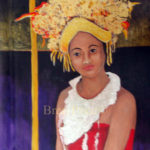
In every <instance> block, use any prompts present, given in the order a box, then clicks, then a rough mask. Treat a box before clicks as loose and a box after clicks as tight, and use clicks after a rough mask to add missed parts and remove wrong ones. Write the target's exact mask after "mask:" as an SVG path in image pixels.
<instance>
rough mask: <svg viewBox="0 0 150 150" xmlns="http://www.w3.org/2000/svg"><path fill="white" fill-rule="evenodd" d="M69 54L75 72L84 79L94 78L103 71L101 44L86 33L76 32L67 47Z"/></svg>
mask: <svg viewBox="0 0 150 150" xmlns="http://www.w3.org/2000/svg"><path fill="white" fill-rule="evenodd" d="M69 54H70V59H71V62H72V65H73V67H74V68H75V70H76V71H77V72H78V73H79V74H81V75H82V76H86V77H94V76H96V75H99V74H100V72H101V71H104V64H105V53H104V48H103V44H102V43H101V42H100V41H99V40H98V39H96V38H95V37H94V36H92V35H91V34H89V33H86V32H78V33H77V35H76V36H75V37H74V38H73V39H72V41H71V42H70V46H69Z"/></svg>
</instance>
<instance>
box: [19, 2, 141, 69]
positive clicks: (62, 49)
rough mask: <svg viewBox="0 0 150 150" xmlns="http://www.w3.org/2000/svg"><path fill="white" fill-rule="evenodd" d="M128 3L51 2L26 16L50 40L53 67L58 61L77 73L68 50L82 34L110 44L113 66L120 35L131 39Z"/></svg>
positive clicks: (110, 56) (107, 49) (109, 56)
mask: <svg viewBox="0 0 150 150" xmlns="http://www.w3.org/2000/svg"><path fill="white" fill-rule="evenodd" d="M136 4H139V3H135V2H134V3H132V2H130V1H128V0H75V1H72V0H49V2H48V3H42V4H41V5H40V6H38V7H36V8H35V11H34V12H33V13H29V14H25V15H23V16H21V17H19V18H18V19H16V21H18V20H21V19H22V18H25V17H31V18H32V27H33V29H34V31H35V32H36V33H37V34H39V35H41V36H42V37H43V39H45V38H48V39H49V41H48V48H49V49H50V51H51V60H52V61H53V64H55V62H56V58H58V59H59V60H60V61H63V67H64V69H63V70H64V71H65V70H66V71H70V67H71V68H72V70H74V68H73V66H72V64H71V61H70V57H69V54H68V46H69V43H70V41H71V40H72V38H73V37H74V36H75V35H76V33H77V32H79V31H84V32H88V33H91V34H92V35H94V36H95V37H96V38H98V39H99V40H100V41H102V42H104V43H106V51H107V64H108V65H110V64H111V63H112V52H114V51H115V43H116V42H117V35H118V34H120V33H122V32H123V33H124V35H125V38H127V29H128V27H129V23H128V22H127V19H128V17H130V16H131V11H132V9H133V6H134V5H136Z"/></svg>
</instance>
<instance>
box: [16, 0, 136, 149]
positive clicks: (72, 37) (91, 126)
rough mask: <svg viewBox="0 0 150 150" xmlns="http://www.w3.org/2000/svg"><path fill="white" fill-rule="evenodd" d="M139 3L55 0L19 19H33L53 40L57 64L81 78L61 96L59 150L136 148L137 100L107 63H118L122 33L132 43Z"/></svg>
mask: <svg viewBox="0 0 150 150" xmlns="http://www.w3.org/2000/svg"><path fill="white" fill-rule="evenodd" d="M136 4H138V3H136V2H130V1H129V0H75V1H71V0H50V1H49V3H42V4H41V5H40V6H39V7H37V8H35V12H33V13H30V14H26V15H23V16H22V17H20V18H19V19H17V20H20V19H22V18H24V17H31V21H32V27H33V29H34V31H35V32H36V33H38V34H40V35H42V37H43V39H45V38H48V39H49V41H48V48H49V49H50V51H51V60H52V61H53V63H54V64H55V62H56V58H58V59H59V60H60V61H61V62H62V61H63V70H64V71H70V70H71V69H72V70H73V71H77V72H78V73H79V74H80V76H79V77H76V78H74V79H72V80H71V81H70V82H69V84H70V86H69V87H67V88H66V89H64V90H63V91H62V92H61V93H60V95H59V99H58V102H57V109H56V110H57V111H56V112H57V113H56V128H57V141H56V150H132V146H133V140H134V133H135V127H136V102H135V99H134V96H133V95H132V94H131V93H130V92H129V91H127V90H126V89H124V88H123V87H121V85H120V78H119V76H118V75H116V74H114V73H111V72H105V69H104V65H105V61H106V62H107V64H108V65H109V66H110V65H111V63H112V52H114V51H115V44H116V42H117V39H118V37H117V35H119V34H121V33H124V35H125V38H126V39H127V35H128V31H127V30H128V27H129V23H128V21H127V19H128V17H130V16H131V11H132V10H133V6H134V5H136ZM43 41H45V40H43ZM43 43H44V42H43Z"/></svg>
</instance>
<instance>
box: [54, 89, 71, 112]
mask: <svg viewBox="0 0 150 150" xmlns="http://www.w3.org/2000/svg"><path fill="white" fill-rule="evenodd" d="M69 90H71V86H69V87H67V88H65V89H64V90H62V91H61V92H60V94H59V97H58V101H57V106H56V111H57V113H59V112H60V111H61V110H62V109H63V108H64V100H65V99H66V98H67V96H68V91H69Z"/></svg>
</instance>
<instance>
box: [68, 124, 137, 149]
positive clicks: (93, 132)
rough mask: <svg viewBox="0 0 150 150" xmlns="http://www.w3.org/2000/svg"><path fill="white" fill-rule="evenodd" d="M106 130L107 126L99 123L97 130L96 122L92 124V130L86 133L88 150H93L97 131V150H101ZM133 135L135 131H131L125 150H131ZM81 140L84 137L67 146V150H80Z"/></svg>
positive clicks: (106, 133)
mask: <svg viewBox="0 0 150 150" xmlns="http://www.w3.org/2000/svg"><path fill="white" fill-rule="evenodd" d="M108 129H109V124H105V123H100V128H98V124H97V122H95V123H94V124H93V126H92V128H91V129H90V130H89V131H88V132H87V135H88V141H87V145H88V150H95V135H96V133H97V131H98V130H99V133H100V136H99V138H98V140H99V142H98V148H97V150H103V148H104V145H105V141H106V138H107V135H108ZM134 133H135V130H134V129H131V131H130V136H129V139H128V142H127V145H126V148H125V150H132V147H133V141H134ZM83 139H84V135H83V136H82V137H81V138H80V139H78V140H77V141H76V142H74V143H71V144H69V145H67V147H68V150H82V142H83Z"/></svg>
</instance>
